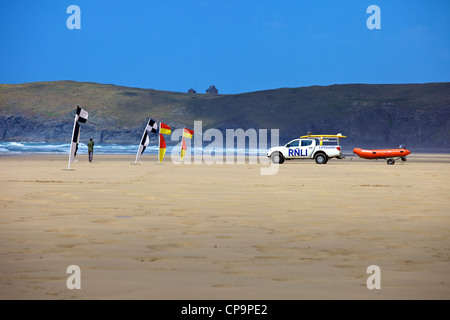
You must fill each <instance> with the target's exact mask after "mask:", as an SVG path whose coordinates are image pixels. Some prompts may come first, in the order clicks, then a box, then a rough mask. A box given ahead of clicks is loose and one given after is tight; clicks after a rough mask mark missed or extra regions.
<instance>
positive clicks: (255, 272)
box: [0, 154, 450, 300]
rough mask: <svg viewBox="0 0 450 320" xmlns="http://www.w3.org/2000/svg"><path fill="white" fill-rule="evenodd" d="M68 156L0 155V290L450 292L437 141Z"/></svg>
mask: <svg viewBox="0 0 450 320" xmlns="http://www.w3.org/2000/svg"><path fill="white" fill-rule="evenodd" d="M79 158H80V160H79V161H78V162H77V163H74V164H73V165H72V169H73V170H71V171H68V170H67V169H66V168H67V156H58V155H52V156H43V155H35V156H4V157H0V172H1V175H0V213H1V215H0V237H1V238H0V240H1V250H0V298H1V299H163V300H166V299H167V300H169V299H170V300H178V299H275V300H281V299H283V300H296V299H449V298H450V210H449V207H450V200H449V191H450V190H449V186H450V155H448V154H447V155H445V154H444V155H425V154H423V155H419V154H416V155H415V154H412V155H411V156H410V157H409V160H408V161H407V162H405V163H403V164H402V163H400V162H397V163H396V164H395V165H393V166H389V165H386V163H385V161H371V160H363V159H357V158H347V159H344V160H331V161H330V162H329V163H328V164H326V165H316V164H315V163H314V162H313V161H308V160H306V161H289V162H286V163H285V164H283V165H281V166H280V168H279V169H280V170H279V172H278V173H277V174H275V175H272V176H270V175H261V174H260V168H262V167H265V166H267V165H262V164H240V165H238V164H215V165H207V164H202V165H199V164H184V165H176V164H174V163H172V162H171V161H170V158H168V159H167V160H165V161H164V164H163V165H157V164H156V163H155V162H156V158H154V157H152V156H149V155H147V156H143V157H142V161H141V162H140V163H139V164H138V165H133V164H132V163H133V162H134V156H133V155H122V156H119V155H117V156H116V155H115V156H113V155H109V156H102V155H94V162H93V163H89V162H88V161H87V156H85V155H79ZM350 159H353V160H350ZM70 265H78V266H79V267H80V269H81V289H80V290H77V289H74V290H69V289H68V288H67V286H66V280H67V278H68V277H69V274H67V273H66V271H67V267H68V266H70ZM370 265H378V266H379V267H380V268H381V289H379V290H377V289H374V290H369V289H368V288H367V286H366V280H367V278H368V277H369V276H370V274H368V273H366V269H367V267H368V266H370Z"/></svg>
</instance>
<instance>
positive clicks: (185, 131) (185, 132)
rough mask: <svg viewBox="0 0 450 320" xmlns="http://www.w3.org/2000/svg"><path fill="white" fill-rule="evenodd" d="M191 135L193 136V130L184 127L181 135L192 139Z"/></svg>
mask: <svg viewBox="0 0 450 320" xmlns="http://www.w3.org/2000/svg"><path fill="white" fill-rule="evenodd" d="M193 136H194V131H193V130H189V129H186V128H184V131H183V137H185V138H188V139H192V137H193Z"/></svg>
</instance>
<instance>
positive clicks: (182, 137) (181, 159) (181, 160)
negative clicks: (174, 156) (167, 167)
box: [180, 128, 187, 163]
mask: <svg viewBox="0 0 450 320" xmlns="http://www.w3.org/2000/svg"><path fill="white" fill-rule="evenodd" d="M184 129H186V128H183V135H182V136H181V150H180V163H182V162H183V158H182V157H181V154H182V153H183V140H184ZM186 151H187V150H186Z"/></svg>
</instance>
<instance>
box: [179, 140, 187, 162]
mask: <svg viewBox="0 0 450 320" xmlns="http://www.w3.org/2000/svg"><path fill="white" fill-rule="evenodd" d="M182 141H183V142H182V143H181V154H180V156H181V161H183V158H184V156H185V155H186V152H187V145H186V141H185V140H184V137H183V138H182Z"/></svg>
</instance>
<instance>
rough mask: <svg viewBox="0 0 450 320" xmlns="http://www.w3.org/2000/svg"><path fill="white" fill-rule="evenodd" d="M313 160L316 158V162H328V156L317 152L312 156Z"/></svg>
mask: <svg viewBox="0 0 450 320" xmlns="http://www.w3.org/2000/svg"><path fill="white" fill-rule="evenodd" d="M314 160H316V163H317V164H325V163H327V162H328V157H327V156H326V155H324V154H323V153H319V154H317V155H316V156H315V157H314Z"/></svg>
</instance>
